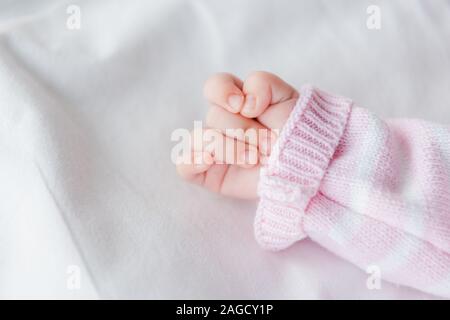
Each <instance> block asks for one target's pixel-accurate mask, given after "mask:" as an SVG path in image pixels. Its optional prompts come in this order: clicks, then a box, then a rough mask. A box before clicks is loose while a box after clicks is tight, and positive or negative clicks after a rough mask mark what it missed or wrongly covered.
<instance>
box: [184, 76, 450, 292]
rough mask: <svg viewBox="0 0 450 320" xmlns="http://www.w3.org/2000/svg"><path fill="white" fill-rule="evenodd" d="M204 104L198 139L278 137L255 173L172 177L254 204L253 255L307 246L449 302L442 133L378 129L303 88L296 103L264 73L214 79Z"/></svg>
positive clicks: (445, 140) (347, 106) (410, 125)
mask: <svg viewBox="0 0 450 320" xmlns="http://www.w3.org/2000/svg"><path fill="white" fill-rule="evenodd" d="M231 93H233V94H231ZM205 95H206V97H207V98H208V100H209V101H210V104H211V109H210V111H209V115H208V117H207V126H208V127H209V128H213V129H214V130H219V131H220V132H223V128H225V127H230V126H231V127H242V128H244V129H249V128H261V127H263V128H267V129H282V130H281V133H280V135H279V136H277V135H272V136H271V137H274V136H277V140H276V143H275V144H274V145H273V147H272V145H270V144H269V146H267V145H266V146H264V147H263V146H262V145H257V146H256V147H257V154H258V159H259V160H262V159H265V158H266V160H265V161H264V162H263V165H261V163H257V164H256V165H254V166H242V165H240V166H239V165H234V164H224V163H223V162H222V163H219V164H217V163H216V164H214V165H211V166H205V167H202V168H201V169H198V168H197V170H198V171H195V169H194V168H193V167H192V166H189V165H185V166H179V172H180V174H182V176H184V177H187V179H188V180H191V181H194V180H195V179H196V178H195V177H197V180H196V181H203V183H204V182H205V181H208V183H209V184H210V185H211V183H212V182H214V183H213V185H214V186H215V187H214V188H210V189H213V190H215V191H220V192H222V193H223V194H226V195H231V196H242V195H244V196H243V197H244V198H253V197H256V196H257V197H259V199H260V200H259V205H258V210H257V214H256V219H255V235H256V238H257V240H258V242H259V243H260V244H261V245H262V246H263V247H264V248H266V249H271V250H280V249H284V248H286V247H288V246H289V245H291V244H293V243H294V242H296V241H298V240H301V239H303V238H305V237H309V238H311V239H312V240H314V241H316V242H317V243H319V244H321V245H322V246H324V247H325V248H328V249H329V250H330V251H332V252H334V253H335V254H337V255H339V256H341V257H343V258H345V259H347V260H349V261H351V262H352V263H354V264H356V265H357V266H359V267H361V268H363V269H366V268H367V267H369V266H371V265H376V266H378V267H379V268H380V271H381V275H382V277H383V279H386V280H390V281H392V282H395V283H399V284H403V285H408V286H411V287H414V288H417V289H420V290H423V291H426V292H429V293H432V294H436V295H442V296H445V297H450V210H449V209H448V204H449V200H450V130H449V128H448V127H445V126H441V125H437V124H431V123H428V122H424V121H420V120H381V119H379V118H377V117H376V116H375V115H373V114H372V113H370V112H369V111H367V110H365V109H363V108H359V107H357V106H354V104H353V102H352V101H351V100H350V99H346V98H342V97H338V96H334V95H330V94H327V93H325V92H323V91H320V90H317V89H315V88H313V87H310V86H304V87H303V88H302V89H301V90H300V91H299V92H297V91H296V90H294V89H293V88H292V87H291V86H289V85H288V84H286V83H285V82H283V81H282V80H281V79H279V78H278V77H276V76H274V75H271V74H267V73H257V74H254V75H252V76H250V77H249V78H248V79H246V80H245V81H240V80H239V79H237V78H236V77H234V76H231V75H226V74H222V75H219V76H215V77H213V78H211V79H210V80H208V82H207V85H206V86H205ZM231 96H240V97H241V98H236V97H235V98H233V99H230V97H231ZM233 101H234V102H238V103H234V104H235V105H236V107H232V106H231V104H232V103H230V102H233ZM247 104H249V105H251V108H247V107H248V106H247ZM252 150H254V149H252ZM214 157H219V158H220V155H213V157H212V158H214ZM212 162H213V163H215V162H214V159H213V161H212ZM260 162H261V161H260ZM212 168H214V170H211V169H212ZM218 170H222V173H223V175H222V173H221V174H217V171H218ZM199 172H200V173H199ZM198 174H202V175H203V178H200V179H199V178H198ZM205 177H206V178H205ZM208 177H209V180H208Z"/></svg>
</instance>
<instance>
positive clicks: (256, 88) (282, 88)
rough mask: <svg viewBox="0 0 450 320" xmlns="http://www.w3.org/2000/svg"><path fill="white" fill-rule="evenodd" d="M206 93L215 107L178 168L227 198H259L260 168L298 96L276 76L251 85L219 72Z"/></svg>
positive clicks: (262, 75)
mask: <svg viewBox="0 0 450 320" xmlns="http://www.w3.org/2000/svg"><path fill="white" fill-rule="evenodd" d="M204 95H205V98H206V100H207V101H208V104H209V110H208V114H207V117H206V121H205V122H206V127H205V128H202V129H201V130H194V131H193V133H192V137H193V138H192V139H191V144H190V148H189V150H190V154H188V155H187V156H186V155H184V156H183V157H182V158H183V159H188V161H180V162H179V163H178V164H177V171H178V173H179V174H180V176H181V177H183V178H184V179H186V180H187V181H190V182H193V183H196V184H199V185H202V186H204V187H205V188H207V189H209V190H212V191H214V192H219V193H221V194H223V195H227V196H231V197H237V198H244V199H252V198H256V197H257V184H258V178H259V170H260V167H261V165H262V163H264V161H265V159H266V158H267V157H268V156H269V155H270V151H271V147H272V145H273V144H274V142H275V140H276V137H277V134H276V132H277V131H278V132H279V130H281V128H282V127H283V125H284V123H285V122H286V120H287V118H288V117H289V114H290V113H291V111H292V109H293V107H294V105H295V102H296V101H297V99H298V96H299V95H298V92H297V91H296V90H295V89H293V88H292V87H291V86H290V85H289V84H287V83H285V82H284V81H283V80H281V79H280V78H278V77H277V76H275V75H274V74H271V73H268V72H262V71H258V72H253V73H252V74H251V75H250V76H249V77H247V79H246V80H245V81H242V80H240V79H239V78H237V77H235V76H234V75H231V74H227V73H218V74H215V75H213V76H211V77H210V78H209V79H208V80H207V81H206V83H205V86H204ZM198 137H201V138H200V139H198ZM205 137H209V139H207V138H205ZM211 137H214V138H211ZM251 137H256V139H251Z"/></svg>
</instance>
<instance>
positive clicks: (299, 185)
mask: <svg viewBox="0 0 450 320" xmlns="http://www.w3.org/2000/svg"><path fill="white" fill-rule="evenodd" d="M351 106H352V101H351V100H349V99H347V98H343V97H339V96H335V95H330V94H327V93H325V92H323V91H320V90H318V89H315V88H313V87H312V86H309V85H306V86H303V87H302V89H301V90H300V98H299V99H298V101H297V103H296V105H295V107H294V109H293V111H292V113H291V114H290V116H289V119H288V120H287V122H286V124H285V125H284V127H283V129H282V131H281V134H280V136H279V138H278V140H277V142H276V144H275V145H274V147H273V149H272V153H271V155H270V157H269V160H268V162H267V164H266V166H264V167H263V168H262V169H261V174H260V181H259V185H258V194H259V196H260V202H259V205H258V209H257V212H256V218H255V236H256V239H257V241H258V242H259V244H260V245H261V246H262V247H264V248H265V249H269V250H281V249H284V248H287V247H288V246H290V245H291V244H292V243H294V242H296V241H298V240H301V239H303V238H305V237H306V234H305V232H304V230H303V216H304V214H305V210H306V208H307V206H308V203H309V201H310V200H311V198H312V197H314V196H315V195H316V193H317V191H318V190H319V186H320V183H321V180H322V178H323V176H324V174H325V172H326V170H327V168H328V165H329V163H330V161H331V159H332V157H333V154H334V152H335V150H336V147H337V145H338V143H339V140H340V138H341V136H342V133H343V132H344V129H345V126H346V123H347V119H348V115H349V113H350V109H351Z"/></svg>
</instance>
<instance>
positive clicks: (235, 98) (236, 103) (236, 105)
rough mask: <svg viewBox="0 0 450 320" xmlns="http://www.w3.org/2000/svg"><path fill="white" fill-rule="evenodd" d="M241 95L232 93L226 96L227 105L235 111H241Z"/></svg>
mask: <svg viewBox="0 0 450 320" xmlns="http://www.w3.org/2000/svg"><path fill="white" fill-rule="evenodd" d="M243 99H244V98H243V97H242V96H240V95H237V94H235V95H232V96H229V97H228V105H229V106H230V108H231V109H233V110H234V111H236V112H239V111H241V106H242V101H243Z"/></svg>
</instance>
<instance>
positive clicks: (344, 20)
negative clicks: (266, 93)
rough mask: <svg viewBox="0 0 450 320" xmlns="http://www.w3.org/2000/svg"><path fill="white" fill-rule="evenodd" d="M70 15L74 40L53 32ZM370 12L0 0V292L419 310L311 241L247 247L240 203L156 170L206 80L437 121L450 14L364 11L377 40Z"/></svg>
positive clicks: (194, 110) (352, 5)
mask: <svg viewBox="0 0 450 320" xmlns="http://www.w3.org/2000/svg"><path fill="white" fill-rule="evenodd" d="M73 4H74V5H78V6H79V8H80V9H81V29H80V30H70V29H68V28H67V27H66V20H67V18H68V17H69V15H68V14H67V12H66V9H67V7H68V5H73ZM371 4H373V3H372V2H371V1H358V3H356V2H355V1H351V0H348V1H334V0H333V1H331V0H328V1H312V0H311V1H296V2H292V1H287V0H282V1H274V0H273V1H257V0H253V1H210V0H208V1H207V0H203V1H163V0H159V1H144V0H141V1H138V0H132V1H126V2H125V1H119V0H108V1H107V0H104V1H92V0H89V1H88V0H86V1H70V2H61V1H37V0H35V1H27V2H26V5H25V4H24V3H23V2H18V1H11V0H9V1H2V2H0V199H1V200H0V297H1V298H15V297H34V298H52V297H53V298H55V297H56V298H92V299H95V298H193V299H196V298H236V299H239V298H280V299H282V298H306V299H310V298H311V299H315V298H356V299H359V298H369V299H377V298H384V299H395V298H403V299H404V298H418V299H420V298H430V296H427V295H425V294H423V293H420V292H417V291H414V290H412V289H407V288H403V287H397V286H394V285H391V284H388V283H384V282H383V283H382V285H381V288H380V289H379V290H376V289H375V290H370V289H369V288H368V287H367V281H368V278H369V275H368V274H366V273H364V272H363V271H360V270H358V269H357V268H356V267H353V266H352V265H350V264H349V263H347V262H345V261H343V260H341V259H339V258H337V257H335V256H334V255H332V254H331V253H328V252H327V251H326V250H325V249H322V248H320V247H318V246H317V245H315V244H313V243H312V242H309V241H304V242H302V243H300V244H298V245H296V246H294V247H292V248H290V249H289V250H286V251H284V252H281V253H270V252H264V251H262V250H261V249H260V248H259V247H258V245H257V244H256V242H255V241H254V239H253V232H252V227H253V215H254V211H255V207H256V203H255V202H241V201H237V200H230V199H225V198H221V197H219V196H217V195H212V194H210V193H208V192H206V191H204V190H202V189H200V188H197V187H193V186H190V185H187V184H185V183H184V182H182V181H180V179H178V177H177V176H176V173H175V170H174V165H173V164H172V163H171V161H170V151H171V148H172V147H173V146H174V144H175V143H174V142H171V140H170V137H171V132H172V131H173V130H174V129H176V128H180V127H185V128H190V127H192V126H193V121H194V120H200V119H202V117H203V116H204V114H205V110H206V106H205V103H204V101H203V99H202V95H201V90H202V83H203V81H204V80H205V79H206V78H207V76H208V75H209V74H210V73H212V72H216V71H224V70H226V71H230V72H233V73H236V74H238V75H246V74H248V73H249V72H250V71H251V70H259V69H263V70H269V71H271V72H274V73H276V74H279V75H280V76H281V77H282V78H284V79H286V80H287V81H288V82H290V83H292V84H293V85H294V86H296V87H300V85H301V84H302V83H305V82H308V83H314V84H315V85H317V86H319V87H321V88H324V89H327V90H331V91H333V92H337V93H340V94H342V95H345V96H349V97H352V98H354V99H355V101H357V103H358V104H360V105H363V106H365V107H366V108H368V109H371V110H372V111H374V112H376V113H377V114H379V115H380V116H383V117H388V116H389V117H395V116H402V117H418V118H424V119H428V120H432V121H438V122H446V123H448V122H449V121H450V109H449V103H450V91H449V90H448V88H449V87H450V73H449V72H447V71H448V70H450V58H449V57H450V42H449V41H448V39H449V38H450V20H449V19H448V17H449V16H450V4H449V2H448V1H444V0H439V1H432V2H426V3H425V2H423V1H409V0H408V1H406V0H397V1H377V3H376V4H378V5H379V6H380V9H381V29H380V30H369V29H367V27H366V19H367V17H368V15H367V13H366V9H367V7H368V6H369V5H371ZM383 106H384V107H383ZM73 266H76V267H77V268H78V271H79V275H80V282H79V284H80V287H79V288H78V287H75V288H74V287H73V286H71V285H70V283H71V281H72V280H73V276H74V274H73V268H72V267H73ZM381 272H382V270H381ZM369 281H370V279H369Z"/></svg>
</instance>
